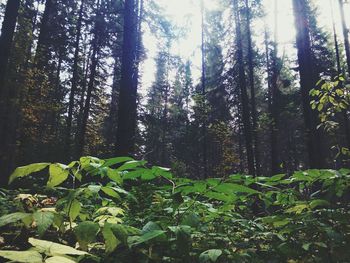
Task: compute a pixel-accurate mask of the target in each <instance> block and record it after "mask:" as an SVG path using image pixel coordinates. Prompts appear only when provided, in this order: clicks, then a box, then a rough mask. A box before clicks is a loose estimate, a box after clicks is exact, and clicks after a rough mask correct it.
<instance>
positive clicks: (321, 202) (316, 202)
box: [310, 199, 331, 209]
mask: <svg viewBox="0 0 350 263" xmlns="http://www.w3.org/2000/svg"><path fill="white" fill-rule="evenodd" d="M330 205H331V204H330V203H329V202H328V201H326V200H321V199H318V200H313V201H312V202H311V203H310V207H311V209H315V208H316V207H319V206H322V207H328V206H330Z"/></svg>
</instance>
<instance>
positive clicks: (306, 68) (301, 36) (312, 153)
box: [293, 0, 326, 168]
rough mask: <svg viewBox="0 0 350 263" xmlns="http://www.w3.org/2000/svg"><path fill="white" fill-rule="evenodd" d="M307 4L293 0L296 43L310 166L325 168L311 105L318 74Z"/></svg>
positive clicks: (304, 0)
mask: <svg viewBox="0 0 350 263" xmlns="http://www.w3.org/2000/svg"><path fill="white" fill-rule="evenodd" d="M306 5H307V1H306V0H293V9H294V17H295V26H296V30H297V37H296V44H297V50H298V64H299V73H300V86H301V96H302V105H303V113H304V114H303V115H304V122H305V128H306V141H307V150H308V155H309V166H310V168H323V167H325V165H326V164H325V160H324V158H323V152H322V147H321V140H320V137H321V136H320V130H319V129H317V123H318V117H317V113H316V112H315V111H313V110H312V109H311V106H310V102H311V98H310V95H309V92H310V90H311V89H312V88H313V87H315V85H316V83H317V81H318V75H317V73H315V70H314V62H313V59H312V50H311V44H310V31H309V22H308V18H307V12H306Z"/></svg>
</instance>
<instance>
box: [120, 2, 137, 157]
mask: <svg viewBox="0 0 350 263" xmlns="http://www.w3.org/2000/svg"><path fill="white" fill-rule="evenodd" d="M135 7H136V6H135V0H125V6H124V32H123V55H122V65H121V80H120V95H119V107H118V127H117V143H116V152H117V154H118V155H120V156H127V155H132V154H133V153H134V149H135V135H136V123H137V85H136V82H135V81H134V74H135V72H136V67H137V66H135V61H136V47H137V19H136V15H135Z"/></svg>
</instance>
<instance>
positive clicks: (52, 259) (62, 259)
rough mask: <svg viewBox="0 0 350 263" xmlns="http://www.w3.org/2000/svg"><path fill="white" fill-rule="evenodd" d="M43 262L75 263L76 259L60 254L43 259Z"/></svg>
mask: <svg viewBox="0 0 350 263" xmlns="http://www.w3.org/2000/svg"><path fill="white" fill-rule="evenodd" d="M45 263H76V261H74V260H72V259H69V258H66V257H62V256H53V257H50V258H47V259H45Z"/></svg>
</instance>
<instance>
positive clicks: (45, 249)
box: [28, 238, 88, 256]
mask: <svg viewBox="0 0 350 263" xmlns="http://www.w3.org/2000/svg"><path fill="white" fill-rule="evenodd" d="M28 242H29V243H30V244H31V245H32V246H34V247H35V248H37V249H38V250H39V251H40V252H42V253H45V254H46V255H49V256H54V255H87V254H88V253H86V252H84V251H80V250H77V249H75V248H72V247H69V246H66V245H62V244H59V243H54V242H51V241H46V240H40V239H35V238H29V240H28Z"/></svg>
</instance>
